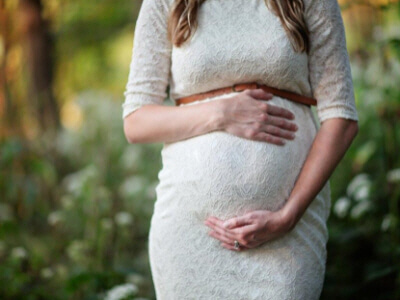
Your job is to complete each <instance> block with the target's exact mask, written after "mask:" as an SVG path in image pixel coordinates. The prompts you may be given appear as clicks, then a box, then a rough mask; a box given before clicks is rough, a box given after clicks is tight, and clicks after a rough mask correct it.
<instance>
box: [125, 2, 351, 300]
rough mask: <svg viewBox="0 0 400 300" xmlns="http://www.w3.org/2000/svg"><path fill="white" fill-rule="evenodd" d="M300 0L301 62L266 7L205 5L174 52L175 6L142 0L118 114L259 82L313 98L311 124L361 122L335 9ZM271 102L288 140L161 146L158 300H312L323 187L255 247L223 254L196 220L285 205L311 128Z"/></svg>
mask: <svg viewBox="0 0 400 300" xmlns="http://www.w3.org/2000/svg"><path fill="white" fill-rule="evenodd" d="M304 1H305V2H304V3H305V20H306V23H307V25H308V28H309V31H310V43H311V51H310V53H309V54H308V55H307V54H306V53H304V52H303V53H298V52H295V51H294V50H293V48H292V45H291V43H290V41H289V39H288V36H287V35H286V33H285V31H284V29H283V27H282V25H281V23H280V20H279V18H278V17H277V16H275V15H274V14H273V13H272V12H271V11H269V10H268V8H267V6H266V5H265V2H264V0H235V1H223V0H207V1H206V2H204V4H203V5H202V6H201V8H200V10H199V15H198V21H199V26H198V28H197V30H196V31H195V33H194V35H193V36H192V38H191V40H190V42H188V43H187V44H185V45H184V46H182V47H180V48H176V47H175V46H172V45H171V43H170V42H169V41H168V39H167V32H166V28H167V27H166V26H167V17H168V12H169V10H170V9H171V7H172V4H173V0H143V2H142V7H141V9H140V12H139V16H138V19H137V22H136V28H135V36H134V45H133V53H132V60H131V64H130V72H129V78H128V83H127V86H126V90H125V93H124V95H125V101H124V103H123V104H122V108H123V113H122V117H123V118H126V117H127V116H129V115H130V114H131V113H133V112H135V111H136V110H137V109H139V108H140V107H142V106H144V105H151V104H163V101H164V100H165V99H166V98H167V97H168V96H169V97H170V99H171V100H172V101H174V100H175V99H177V98H179V97H183V96H187V95H191V94H195V93H199V92H204V91H208V90H211V89H215V88H220V87H224V86H228V85H232V84H235V83H242V82H251V81H257V82H259V83H263V84H267V85H271V86H274V87H277V88H282V89H286V90H290V91H293V92H297V93H299V94H303V95H306V96H313V97H314V98H316V99H317V101H318V104H317V107H316V112H317V116H318V121H319V122H320V123H322V122H323V121H325V120H327V119H330V118H346V119H353V120H358V114H357V110H356V106H355V99H354V91H353V84H352V78H351V71H350V63H349V57H348V53H347V49H346V39H345V31H344V26H343V21H342V17H341V13H340V8H339V5H338V2H337V0H324V1H319V0H304ZM168 86H169V95H168V93H167V87H168ZM232 94H233V93H232ZM232 94H226V95H222V96H216V97H214V98H208V99H206V100H203V101H218V100H219V99H221V98H224V97H229V96H231V95H232ZM196 103H197V102H192V103H189V104H184V105H196ZM268 103H271V104H273V105H277V106H281V107H285V108H287V109H289V110H290V111H292V112H293V113H294V114H295V116H296V118H295V123H296V124H297V125H298V127H299V130H298V131H297V132H296V138H295V139H294V140H291V141H287V143H286V144H285V145H284V146H278V145H273V144H270V143H266V142H259V141H251V140H248V139H244V138H240V137H237V136H234V135H231V134H228V133H226V132H222V131H214V132H210V133H207V134H203V135H200V136H196V137H192V138H188V139H185V140H181V141H178V142H174V143H165V144H164V147H163V149H162V152H161V155H162V162H163V167H162V169H161V170H160V172H159V174H158V178H159V183H158V185H157V187H156V195H157V200H156V202H155V206H154V214H153V216H152V219H151V227H150V233H149V255H150V264H151V270H152V275H153V281H154V286H155V290H156V294H157V299H158V300H167V299H168V300H171V299H179V300H180V299H185V300H186V299H221V300H222V299H233V298H234V299H243V300H245V299H246V300H250V299H251V300H253V299H254V300H256V299H263V300H265V299H272V300H275V299H276V300H278V299H279V300H289V299H291V300H294V299H296V300H298V299H300V300H303V299H304V300H310V299H311V300H312V299H319V296H320V293H321V290H322V287H323V282H324V275H325V263H326V255H327V252H326V243H327V240H328V231H327V227H326V221H327V219H328V217H329V212H330V205H331V203H330V201H331V199H330V184H329V181H328V182H327V183H326V185H325V186H324V188H323V189H322V190H321V191H320V193H319V194H318V195H317V197H316V198H315V199H314V200H313V201H312V203H311V204H310V206H309V207H308V208H307V210H306V212H305V213H304V215H303V216H302V218H301V219H300V221H299V222H298V223H297V224H296V227H295V228H294V229H293V230H292V231H291V232H290V233H288V234H286V235H285V236H283V237H282V238H279V239H276V240H274V241H271V242H267V243H265V244H263V245H261V246H260V247H257V248H255V249H251V250H247V251H243V252H235V251H232V250H228V249H225V248H223V247H222V246H221V245H220V242H219V241H218V240H216V239H215V238H213V237H211V236H209V235H208V234H207V233H208V231H209V228H208V227H207V226H206V225H204V224H203V221H204V220H205V219H206V218H207V217H208V216H211V215H213V216H216V217H218V218H221V219H227V218H230V217H233V216H237V215H241V214H243V213H246V212H248V211H251V210H257V209H269V210H278V209H279V208H280V207H282V206H283V205H284V203H285V201H286V200H287V199H288V197H289V195H290V192H291V190H292V189H293V186H294V184H295V182H296V179H297V177H298V175H299V173H300V171H301V168H302V166H303V164H304V162H305V159H306V157H307V154H308V152H309V150H310V147H311V145H312V142H313V140H314V138H315V135H316V133H317V122H316V120H315V119H314V116H313V114H312V111H311V109H310V108H309V107H306V106H304V105H301V104H298V103H294V102H291V101H288V100H287V99H284V98H280V97H278V96H274V97H273V98H272V99H271V100H269V101H268Z"/></svg>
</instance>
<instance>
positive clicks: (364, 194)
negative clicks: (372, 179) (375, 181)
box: [354, 185, 371, 201]
mask: <svg viewBox="0 0 400 300" xmlns="http://www.w3.org/2000/svg"><path fill="white" fill-rule="evenodd" d="M370 187H371V186H370V185H363V186H360V187H359V188H358V189H357V190H356V192H355V193H354V199H355V200H356V201H362V200H366V199H368V197H369V194H370V192H369V191H370Z"/></svg>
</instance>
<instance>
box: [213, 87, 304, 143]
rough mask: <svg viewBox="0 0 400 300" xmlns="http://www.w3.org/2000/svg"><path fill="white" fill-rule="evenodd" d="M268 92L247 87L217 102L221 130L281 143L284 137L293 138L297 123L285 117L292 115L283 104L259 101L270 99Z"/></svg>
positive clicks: (289, 117)
mask: <svg viewBox="0 0 400 300" xmlns="http://www.w3.org/2000/svg"><path fill="white" fill-rule="evenodd" d="M272 97H273V95H272V94H271V93H267V92H265V91H264V90H263V89H246V90H244V91H243V92H240V93H239V94H237V95H235V96H233V97H231V98H225V99H221V100H220V101H218V103H220V104H221V111H222V121H221V127H222V128H221V129H222V130H224V131H226V132H229V133H232V134H234V135H236V136H240V137H244V138H247V139H251V140H258V141H264V142H269V143H272V144H276V145H284V144H285V141H284V139H288V140H293V139H294V137H295V135H294V131H296V130H297V125H296V124H295V123H293V122H289V121H288V120H293V119H294V114H293V113H292V112H291V111H289V110H287V109H285V108H282V107H278V106H275V105H271V104H268V103H265V102H263V101H258V100H270V99H271V98H272Z"/></svg>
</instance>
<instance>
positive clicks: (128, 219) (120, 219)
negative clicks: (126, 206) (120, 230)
mask: <svg viewBox="0 0 400 300" xmlns="http://www.w3.org/2000/svg"><path fill="white" fill-rule="evenodd" d="M132 221H133V217H132V215H131V214H130V213H128V212H126V211H121V212H119V213H117V214H116V215H115V222H116V223H117V224H118V225H119V226H128V225H130V224H132Z"/></svg>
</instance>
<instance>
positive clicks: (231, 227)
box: [204, 210, 294, 251]
mask: <svg viewBox="0 0 400 300" xmlns="http://www.w3.org/2000/svg"><path fill="white" fill-rule="evenodd" d="M204 224H205V225H207V226H208V227H210V228H211V229H212V230H211V231H209V233H208V234H209V235H210V236H212V237H214V238H216V239H218V240H220V241H221V245H222V246H223V247H225V248H227V249H230V250H235V251H242V250H244V249H250V248H255V247H258V246H260V245H261V244H263V243H265V242H268V241H271V240H273V239H276V238H278V237H280V236H282V235H284V234H286V233H287V232H289V231H290V230H291V229H292V228H293V227H294V223H293V220H292V219H291V218H289V215H286V214H284V213H283V211H282V210H278V211H275V212H274V211H269V210H255V211H251V212H248V213H246V214H244V215H242V216H238V217H234V218H231V219H228V220H225V221H223V220H220V219H218V218H217V217H214V216H210V217H209V218H207V220H205V221H204ZM235 240H237V241H238V242H239V244H240V247H239V249H235V248H234V246H233V245H234V241H235Z"/></svg>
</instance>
